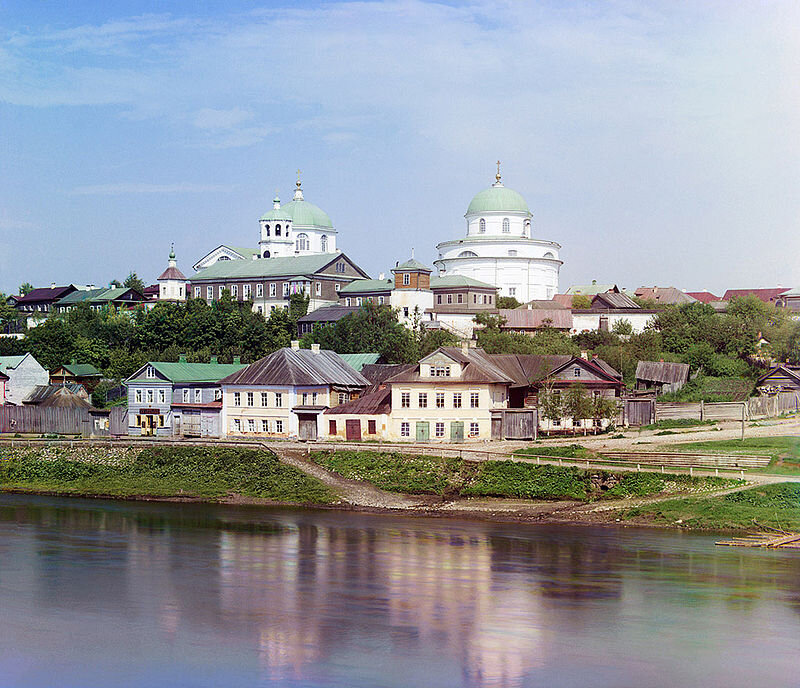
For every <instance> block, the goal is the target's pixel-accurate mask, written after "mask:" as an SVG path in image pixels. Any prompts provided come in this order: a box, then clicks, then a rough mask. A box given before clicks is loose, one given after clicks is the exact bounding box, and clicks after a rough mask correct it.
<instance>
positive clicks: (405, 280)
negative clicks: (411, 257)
mask: <svg viewBox="0 0 800 688" xmlns="http://www.w3.org/2000/svg"><path fill="white" fill-rule="evenodd" d="M410 284H411V275H410V274H409V273H407V272H404V273H403V286H404V287H407V286H408V285H410Z"/></svg>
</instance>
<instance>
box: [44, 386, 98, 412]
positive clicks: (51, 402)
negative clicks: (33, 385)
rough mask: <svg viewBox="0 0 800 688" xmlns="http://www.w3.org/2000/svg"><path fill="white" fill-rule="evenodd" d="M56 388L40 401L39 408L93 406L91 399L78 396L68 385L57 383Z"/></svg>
mask: <svg viewBox="0 0 800 688" xmlns="http://www.w3.org/2000/svg"><path fill="white" fill-rule="evenodd" d="M48 386H52V385H48ZM55 388H56V389H54V390H53V391H52V392H51V393H50V394H48V395H47V396H45V397H44V399H42V400H41V401H40V402H39V404H38V406H39V408H92V404H91V403H90V402H89V401H87V400H86V399H84V398H83V397H80V396H78V395H77V394H76V393H75V392H73V391H72V390H71V389H70V388H69V387H68V386H66V385H55Z"/></svg>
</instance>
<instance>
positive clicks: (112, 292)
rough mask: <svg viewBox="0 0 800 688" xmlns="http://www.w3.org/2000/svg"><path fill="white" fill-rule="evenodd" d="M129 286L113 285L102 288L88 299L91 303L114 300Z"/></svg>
mask: <svg viewBox="0 0 800 688" xmlns="http://www.w3.org/2000/svg"><path fill="white" fill-rule="evenodd" d="M129 289H130V287H113V288H112V289H104V290H103V291H102V293H100V294H99V295H98V296H93V297H92V298H91V299H89V300H90V301H91V302H92V303H99V302H108V301H114V300H115V299H118V298H119V297H120V296H122V295H123V294H124V293H125V292H126V291H128V290H129Z"/></svg>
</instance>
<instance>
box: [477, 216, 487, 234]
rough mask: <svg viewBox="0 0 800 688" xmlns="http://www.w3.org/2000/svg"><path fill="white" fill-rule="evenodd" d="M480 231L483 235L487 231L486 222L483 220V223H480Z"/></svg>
mask: <svg viewBox="0 0 800 688" xmlns="http://www.w3.org/2000/svg"><path fill="white" fill-rule="evenodd" d="M478 231H479V232H480V233H481V234H483V233H484V232H485V231H486V220H484V219H483V218H481V221H480V222H479V223H478Z"/></svg>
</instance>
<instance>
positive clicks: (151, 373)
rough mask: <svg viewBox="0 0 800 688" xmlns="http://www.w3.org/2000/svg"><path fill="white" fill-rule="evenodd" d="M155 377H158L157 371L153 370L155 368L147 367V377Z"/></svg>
mask: <svg viewBox="0 0 800 688" xmlns="http://www.w3.org/2000/svg"><path fill="white" fill-rule="evenodd" d="M155 376H156V369H155V368H153V366H147V371H146V372H145V377H155Z"/></svg>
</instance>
